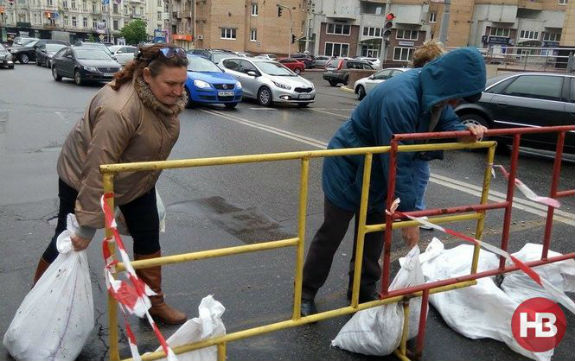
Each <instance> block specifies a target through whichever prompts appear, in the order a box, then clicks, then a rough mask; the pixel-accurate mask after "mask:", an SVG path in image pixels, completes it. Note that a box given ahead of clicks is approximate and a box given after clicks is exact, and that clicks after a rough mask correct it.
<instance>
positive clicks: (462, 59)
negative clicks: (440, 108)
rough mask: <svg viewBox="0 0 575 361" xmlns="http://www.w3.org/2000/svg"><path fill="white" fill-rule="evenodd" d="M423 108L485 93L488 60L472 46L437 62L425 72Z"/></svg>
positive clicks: (422, 77) (424, 69)
mask: <svg viewBox="0 0 575 361" xmlns="http://www.w3.org/2000/svg"><path fill="white" fill-rule="evenodd" d="M419 78H420V81H421V88H422V102H423V108H424V109H425V110H429V109H430V108H431V107H432V106H433V105H435V104H437V103H439V102H442V101H445V100H449V99H455V98H465V97H469V96H473V95H476V94H478V93H481V92H482V91H483V90H485V61H484V60H483V56H482V55H481V53H480V52H479V51H478V50H477V49H476V48H472V47H468V48H459V49H456V50H453V51H450V52H449V53H447V54H445V55H443V56H441V57H439V58H437V59H435V60H434V61H432V62H430V63H428V64H427V65H425V66H424V67H423V68H422V69H421V73H420V77H419Z"/></svg>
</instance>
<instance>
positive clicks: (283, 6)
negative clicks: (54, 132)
mask: <svg viewBox="0 0 575 361" xmlns="http://www.w3.org/2000/svg"><path fill="white" fill-rule="evenodd" d="M276 6H277V7H278V8H280V9H287V11H288V12H289V39H288V58H290V57H291V41H292V37H293V19H292V14H291V8H290V7H289V6H285V5H283V4H276Z"/></svg>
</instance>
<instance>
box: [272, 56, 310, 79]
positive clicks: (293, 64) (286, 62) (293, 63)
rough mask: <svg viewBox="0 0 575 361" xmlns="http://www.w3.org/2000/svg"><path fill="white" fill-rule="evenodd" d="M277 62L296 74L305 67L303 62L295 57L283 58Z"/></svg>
mask: <svg viewBox="0 0 575 361" xmlns="http://www.w3.org/2000/svg"><path fill="white" fill-rule="evenodd" d="M278 62H279V63H280V64H282V65H283V66H285V67H286V68H289V69H290V70H291V71H293V72H294V73H296V74H298V75H299V74H300V73H301V72H302V71H304V69H305V64H304V63H303V62H301V61H298V60H297V59H293V58H283V59H280V60H278Z"/></svg>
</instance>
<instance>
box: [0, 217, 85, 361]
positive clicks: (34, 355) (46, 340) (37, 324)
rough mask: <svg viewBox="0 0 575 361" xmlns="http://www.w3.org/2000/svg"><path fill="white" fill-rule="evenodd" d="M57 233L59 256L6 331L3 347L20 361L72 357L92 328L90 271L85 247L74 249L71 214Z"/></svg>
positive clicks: (71, 360) (74, 218)
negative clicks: (63, 229) (62, 228)
mask: <svg viewBox="0 0 575 361" xmlns="http://www.w3.org/2000/svg"><path fill="white" fill-rule="evenodd" d="M67 224H68V227H67V228H68V229H67V230H65V231H64V232H62V233H61V234H60V235H59V236H58V240H57V247H58V251H59V252H60V254H59V255H58V257H57V258H56V259H55V260H54V262H53V263H52V264H51V265H50V267H49V268H48V269H47V270H46V272H44V274H43V275H42V277H41V278H40V279H39V280H38V282H37V283H36V285H35V286H34V288H32V290H31V291H30V292H29V293H28V294H27V295H26V297H25V298H24V300H23V301H22V304H21V305H20V307H19V308H18V310H17V311H16V315H15V316H14V319H13V320H12V323H11V324H10V326H9V327H8V330H7V331H6V334H5V335H4V341H3V343H4V347H6V349H7V350H8V352H9V353H10V355H12V357H14V358H15V359H16V360H26V361H29V360H57V361H67V360H70V361H73V360H75V359H76V357H77V356H78V355H79V354H80V352H81V351H82V347H84V344H85V343H86V340H87V339H88V336H89V335H90V332H91V331H92V329H93V328H94V305H93V300H92V284H91V282H90V270H89V269H88V259H87V256H86V252H85V251H80V252H76V251H74V250H73V247H72V241H71V239H70V235H71V234H72V233H73V232H74V231H75V230H76V229H77V228H78V224H77V222H76V217H75V216H74V215H73V214H69V215H68V219H67Z"/></svg>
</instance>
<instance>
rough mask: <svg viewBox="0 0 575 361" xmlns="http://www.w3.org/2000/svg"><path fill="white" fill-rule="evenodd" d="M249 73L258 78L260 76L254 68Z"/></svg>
mask: <svg viewBox="0 0 575 361" xmlns="http://www.w3.org/2000/svg"><path fill="white" fill-rule="evenodd" d="M247 74H248V75H251V76H253V77H256V78H257V77H258V76H259V74H258V73H256V72H255V71H254V70H248V72H247Z"/></svg>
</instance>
